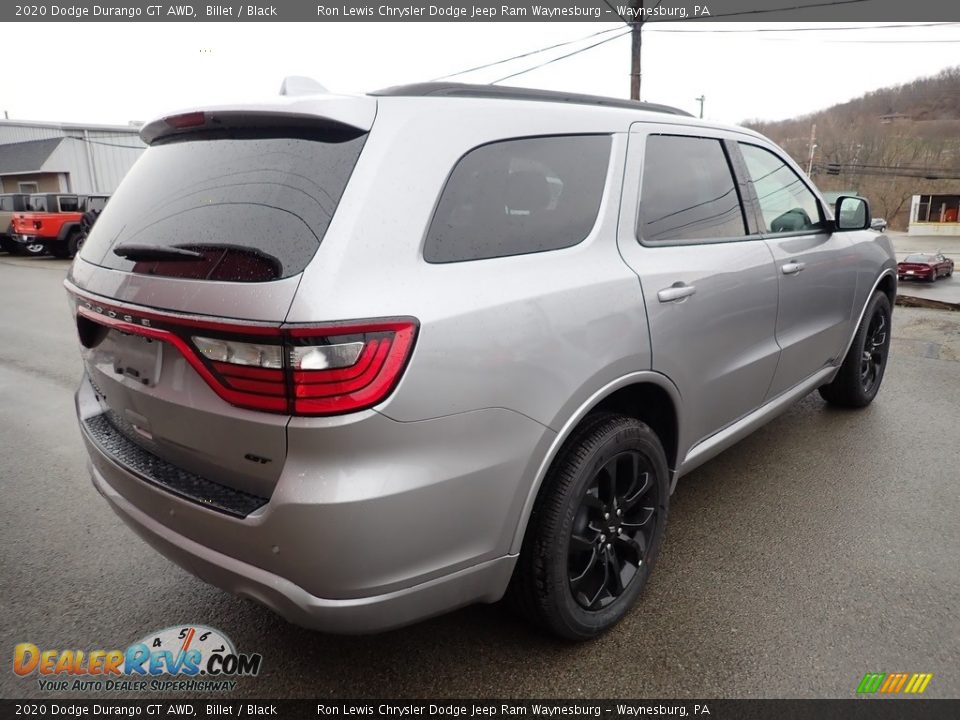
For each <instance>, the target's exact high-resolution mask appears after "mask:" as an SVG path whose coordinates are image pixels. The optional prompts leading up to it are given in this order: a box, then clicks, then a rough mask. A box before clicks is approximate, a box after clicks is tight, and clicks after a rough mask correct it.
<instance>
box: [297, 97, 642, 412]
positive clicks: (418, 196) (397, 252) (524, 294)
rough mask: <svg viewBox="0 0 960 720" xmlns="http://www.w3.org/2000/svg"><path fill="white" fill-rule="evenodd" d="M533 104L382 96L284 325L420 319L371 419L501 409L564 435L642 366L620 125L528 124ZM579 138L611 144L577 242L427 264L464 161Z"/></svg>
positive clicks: (569, 120)
mask: <svg viewBox="0 0 960 720" xmlns="http://www.w3.org/2000/svg"><path fill="white" fill-rule="evenodd" d="M425 105H430V106H434V105H435V110H432V111H431V112H424V106H425ZM527 105H531V106H533V108H532V109H533V110H535V111H539V110H540V107H541V106H542V104H538V103H529V104H528V103H519V102H515V103H513V102H512V103H510V104H509V105H508V104H505V103H503V102H502V101H501V102H498V101H489V102H488V101H482V100H460V101H446V100H429V99H428V100H423V99H406V98H381V99H380V101H379V109H378V117H377V121H376V123H375V125H374V128H373V131H372V132H371V134H370V137H369V139H368V141H367V145H366V147H365V148H364V151H363V153H362V155H361V157H360V161H359V162H358V164H357V167H356V169H355V171H354V175H353V177H352V179H351V182H350V184H349V186H348V188H347V190H346V192H345V193H344V196H343V199H342V200H341V203H340V206H339V208H338V210H337V214H336V216H335V217H334V219H333V222H332V223H331V225H330V228H329V230H328V233H327V236H326V237H325V239H324V242H323V244H322V245H321V247H320V249H319V251H318V253H317V256H316V257H315V258H314V261H313V262H312V263H311V265H310V266H309V267H308V268H307V269H306V270H305V271H304V275H303V281H302V283H301V285H300V290H299V291H298V292H297V296H296V298H295V299H294V302H293V304H292V306H291V309H290V313H289V315H288V318H287V320H288V321H289V322H315V321H320V320H344V319H353V318H364V317H380V316H392V315H412V316H414V317H416V318H418V319H419V320H420V323H421V328H420V333H419V337H418V339H417V344H416V348H415V350H414V354H413V357H412V359H411V362H410V365H409V367H408V369H407V371H406V373H405V375H404V377H403V379H402V381H401V383H400V385H399V387H398V389H397V390H396V391H395V392H394V394H393V396H392V397H391V398H390V399H389V400H388V401H386V402H385V403H384V404H383V405H382V406H380V407H379V408H378V410H380V411H381V412H382V413H384V414H385V415H387V416H389V417H391V418H393V419H396V420H401V421H417V420H424V419H429V418H433V417H438V416H442V415H451V414H454V413H460V412H468V411H471V410H478V409H483V408H491V407H501V408H508V409H510V410H513V411H515V412H519V413H522V414H524V415H526V416H528V417H530V418H532V419H534V420H536V421H537V422H539V423H541V424H543V425H546V426H549V427H551V428H553V429H558V428H559V427H560V426H562V424H563V422H564V421H565V419H566V417H567V416H569V415H570V414H571V413H572V412H573V410H574V409H575V408H576V407H578V405H579V404H580V403H582V402H584V401H586V399H587V398H588V397H589V396H590V395H591V394H592V393H593V392H595V390H596V389H597V388H599V387H602V386H603V385H605V384H607V383H608V382H610V381H611V380H613V379H615V378H617V377H620V376H623V375H626V374H628V373H630V372H633V371H637V370H642V369H646V368H649V364H650V356H649V349H648V346H647V345H648V342H647V329H646V320H645V314H644V310H643V299H642V296H641V293H640V286H639V282H638V281H637V278H636V275H635V274H633V272H632V271H630V270H629V268H627V266H626V265H625V264H624V263H623V261H622V260H621V258H620V256H619V254H618V252H617V247H616V226H617V215H618V207H619V197H620V195H619V193H620V183H621V178H622V174H623V163H624V155H625V148H626V136H625V132H624V131H625V130H626V129H627V127H628V125H629V123H628V122H627V120H625V119H624V117H623V115H622V114H615V113H610V112H608V111H606V110H605V109H597V108H565V109H564V111H563V112H560V113H543V112H531V113H527V112H526V110H527V107H526V106H527ZM465 117H466V118H468V120H467V121H466V122H465V121H464V118H465ZM578 133H603V134H612V135H613V142H612V152H611V160H610V164H609V168H608V173H607V178H606V190H605V193H604V198H603V201H602V203H601V207H600V211H599V217H598V220H597V223H596V225H595V226H594V228H593V231H592V232H591V233H590V235H589V236H588V237H587V238H586V239H585V240H584V241H583V242H581V243H580V244H578V245H576V246H574V247H571V248H566V249H563V250H555V251H549V252H543V253H536V254H529V255H518V256H513V257H506V258H494V259H488V260H478V261H473V262H460V263H448V264H429V263H427V262H425V261H424V260H423V257H422V246H423V241H424V236H425V233H426V230H427V227H428V225H429V222H430V219H431V217H432V215H433V211H434V207H435V205H436V202H437V200H438V198H439V195H440V193H441V191H442V189H443V186H444V183H445V182H446V179H447V177H448V175H449V173H450V171H451V170H452V168H453V167H454V165H455V163H456V162H457V160H458V159H459V158H460V157H461V156H462V155H463V154H465V153H466V152H468V151H469V150H471V149H473V148H475V147H477V146H479V145H482V144H485V143H488V142H492V141H496V140H502V139H508V138H516V137H527V136H542V135H553V134H578Z"/></svg>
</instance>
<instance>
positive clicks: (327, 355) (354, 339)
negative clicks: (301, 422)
mask: <svg viewBox="0 0 960 720" xmlns="http://www.w3.org/2000/svg"><path fill="white" fill-rule="evenodd" d="M416 330H417V326H416V324H414V323H413V322H412V321H409V320H399V321H386V322H375V323H370V324H360V325H355V326H353V327H350V328H346V327H341V328H338V329H337V331H336V333H335V334H334V333H333V332H330V333H329V334H323V335H321V334H319V333H318V331H317V330H316V329H313V328H291V329H290V330H288V332H289V334H290V344H289V345H288V347H289V357H288V360H289V363H290V376H291V381H292V382H291V385H292V390H293V414H294V415H336V414H339V413H344V412H350V411H352V410H359V409H361V408H365V407H370V406H371V405H376V404H377V403H378V402H380V401H381V400H382V399H383V398H385V397H386V396H387V395H389V394H390V391H391V390H392V389H393V387H394V385H395V384H396V382H397V380H398V379H399V378H400V375H401V374H402V373H403V368H404V366H405V365H406V363H407V359H408V358H409V357H410V350H411V349H412V348H413V338H414V335H415V334H416Z"/></svg>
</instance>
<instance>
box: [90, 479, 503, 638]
mask: <svg viewBox="0 0 960 720" xmlns="http://www.w3.org/2000/svg"><path fill="white" fill-rule="evenodd" d="M91 474H92V476H93V485H94V487H95V488H96V489H97V490H98V491H99V492H100V494H101V495H103V497H104V498H106V499H107V501H108V502H109V504H110V507H111V508H112V509H113V511H114V512H115V513H116V514H117V515H119V516H120V518H121V519H122V520H123V521H124V522H125V523H126V524H127V525H129V526H130V527H131V528H132V529H133V530H134V532H136V533H137V535H139V536H140V537H141V538H142V539H143V540H145V541H146V542H147V544H149V545H150V546H151V547H153V548H154V549H155V550H157V551H158V552H159V553H161V554H162V555H164V556H165V557H167V558H168V559H170V560H172V561H173V562H175V563H176V564H177V565H179V566H180V567H182V568H184V569H185V570H187V571H188V572H190V573H192V574H194V575H196V576H197V577H199V578H200V579H202V580H204V581H206V582H208V583H210V584H211V585H215V586H217V587H219V588H222V589H223V590H226V591H228V592H231V593H233V594H235V595H239V596H241V597H247V598H251V599H253V600H256V601H257V602H259V603H261V604H263V605H265V606H267V607H268V608H270V609H271V610H273V611H274V612H275V613H277V614H278V615H280V616H282V617H284V618H286V619H287V620H289V621H290V622H293V623H296V624H297V625H302V626H304V627H309V628H313V629H315V630H321V631H323V632H331V633H350V634H359V633H372V632H380V631H383V630H390V629H392V628H396V627H401V626H403V625H408V624H410V623H413V622H417V621H418V620H423V619H425V618H428V617H431V616H433V615H439V614H441V613H444V612H448V611H450V610H454V609H456V608H458V607H463V606H465V605H470V604H472V603H476V602H484V601H486V602H495V601H496V600H499V599H500V597H501V596H502V595H503V591H504V589H505V588H506V586H507V583H508V582H509V581H510V575H511V573H512V572H513V566H514V563H515V562H516V556H504V557H500V558H497V559H495V560H490V561H487V562H484V563H480V564H479V565H475V566H473V567H469V568H466V569H463V570H460V571H458V572H455V573H452V574H450V575H447V576H444V577H440V578H436V579H434V580H430V581H427V582H424V583H420V584H417V585H414V586H412V587H409V588H404V589H402V590H396V591H394V592H390V593H384V594H382V595H373V596H370V597H363V598H351V599H347V600H331V599H327V598H320V597H317V596H315V595H311V594H310V593H309V592H307V591H306V590H304V589H303V588H302V587H300V586H298V585H296V584H295V583H292V582H290V581H289V580H287V579H286V578H283V577H280V576H279V575H275V574H273V573H270V572H268V571H266V570H264V569H262V568H258V567H256V566H254V565H250V564H248V563H245V562H243V561H242V560H238V559H237V558H233V557H230V556H229V555H225V554H223V553H219V552H217V551H215V550H211V549H210V548H207V547H204V546H203V545H200V544H199V543H196V542H194V541H192V540H190V539H189V538H186V537H183V536H182V535H178V534H177V533H175V532H173V531H171V530H170V529H169V528H167V527H165V526H163V525H162V524H160V523H158V522H157V521H155V520H153V519H152V518H151V517H149V516H148V515H146V514H145V513H143V512H141V511H140V510H138V509H137V508H136V507H135V506H134V505H133V504H132V503H130V502H129V501H127V500H126V499H124V498H123V496H121V495H120V493H118V492H117V491H116V490H114V489H113V488H112V487H111V486H110V484H109V483H108V482H107V481H106V479H105V478H104V477H103V475H101V474H100V473H99V472H98V471H97V469H96V468H95V467H93V466H91Z"/></svg>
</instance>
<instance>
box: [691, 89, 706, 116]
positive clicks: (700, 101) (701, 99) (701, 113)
mask: <svg viewBox="0 0 960 720" xmlns="http://www.w3.org/2000/svg"><path fill="white" fill-rule="evenodd" d="M706 99H707V96H706V95H701V96H700V97H698V98H694V100H696V101H697V102H698V103H700V119H701V120H703V102H704V100H706Z"/></svg>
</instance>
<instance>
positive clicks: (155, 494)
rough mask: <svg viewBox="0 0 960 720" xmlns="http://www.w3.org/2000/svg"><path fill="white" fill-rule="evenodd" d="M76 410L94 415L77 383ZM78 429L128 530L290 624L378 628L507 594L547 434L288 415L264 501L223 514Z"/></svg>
mask: <svg viewBox="0 0 960 720" xmlns="http://www.w3.org/2000/svg"><path fill="white" fill-rule="evenodd" d="M77 406H78V411H79V414H80V417H81V420H89V419H90V418H91V417H96V416H97V413H99V412H100V409H99V405H98V403H97V402H96V400H95V396H94V394H93V390H92V388H91V386H90V384H89V381H88V380H87V379H84V381H83V383H82V384H81V387H80V390H79V391H78V393H77ZM81 431H82V435H83V438H84V442H85V443H86V446H87V451H88V453H89V455H90V460H91V475H92V478H93V483H94V485H95V487H96V489H97V490H98V491H99V492H100V494H101V495H103V496H104V497H105V498H106V499H107V500H108V502H109V503H110V505H111V507H112V508H113V510H114V511H115V512H116V513H117V514H118V515H119V516H120V517H121V518H122V519H123V520H124V521H125V522H126V523H127V524H128V525H130V526H131V527H132V528H133V529H134V530H135V531H136V532H137V534H138V535H140V536H141V537H142V538H143V539H144V540H146V541H147V542H148V543H149V544H150V545H151V546H153V547H154V548H155V549H157V550H158V551H159V552H161V553H162V554H163V555H165V556H166V557H168V558H170V559H171V560H173V561H174V562H176V563H177V564H178V565H180V566H182V567H183V568H185V569H186V570H188V571H189V572H192V573H193V574H195V575H197V576H198V577H200V578H201V579H203V580H206V581H207V582H210V583H211V584H213V585H216V586H218V587H221V588H223V589H225V590H227V591H230V592H233V593H235V594H237V595H241V596H245V597H249V598H253V599H255V600H257V601H259V602H261V603H263V604H264V605H266V606H268V607H270V608H272V609H273V610H274V611H276V612H277V613H279V614H280V615H282V616H284V617H285V618H287V619H288V620H290V621H292V622H295V623H297V624H300V625H304V626H307V627H312V628H317V629H320V630H325V631H331V632H347V633H360V632H375V631H380V630H385V629H389V628H392V627H397V626H400V625H404V624H407V623H411V622H414V621H417V620H419V619H423V618H426V617H429V616H431V615H437V614H440V613H443V612H446V611H448V610H452V609H455V608H458V607H462V606H464V605H468V604H471V603H476V602H495V601H496V600H499V599H500V597H502V595H503V593H504V591H505V590H506V587H507V584H508V582H509V579H510V575H511V572H512V570H513V566H514V564H515V561H516V556H515V555H511V554H510V548H511V544H512V542H513V539H514V536H515V534H516V530H517V526H518V523H519V519H520V516H521V513H522V509H523V506H524V503H525V501H526V499H527V495H528V492H529V485H530V479H531V478H532V477H533V476H534V475H535V473H536V469H537V466H538V464H539V458H541V457H542V454H543V453H544V452H545V451H546V448H547V447H548V446H549V444H550V442H552V439H553V437H554V433H553V432H552V431H550V430H548V429H546V428H544V427H543V426H542V425H540V424H539V423H536V422H534V421H533V420H530V419H529V418H526V417H524V416H522V415H519V414H517V413H513V412H510V411H508V410H503V409H494V408H491V409H486V410H479V411H475V412H470V413H460V414H457V415H452V416H447V417H444V418H437V419H435V420H429V421H422V422H406V423H404V422H397V421H394V420H391V419H389V418H386V417H384V416H382V415H380V414H379V413H376V412H373V411H365V412H364V413H357V414H356V417H353V418H342V419H336V420H334V419H330V418H321V419H312V418H296V419H294V420H292V421H291V426H290V427H289V428H288V431H287V433H288V446H289V450H288V454H287V458H286V461H285V463H284V468H283V472H282V473H281V476H280V479H279V481H278V482H277V485H276V486H275V488H274V489H273V491H272V494H271V496H270V498H269V502H268V503H267V504H265V505H263V506H262V507H260V508H259V509H256V510H255V511H253V512H251V513H250V514H248V515H246V516H245V517H236V516H230V515H229V514H226V513H224V512H218V511H217V510H215V509H211V508H210V507H208V506H205V505H203V504H200V503H197V502H194V501H191V500H190V499H187V498H185V497H180V496H178V495H176V494H175V493H173V492H170V491H168V490H165V489H163V488H162V487H158V486H157V485H155V484H152V483H151V482H149V481H147V480H146V479H144V477H143V476H141V475H138V473H137V470H136V469H135V468H133V467H127V466H126V465H124V464H123V462H122V460H121V459H120V458H115V457H112V456H111V454H110V452H109V451H107V450H105V449H104V447H103V446H102V445H101V444H98V442H97V441H96V440H95V439H94V438H93V437H92V436H91V434H90V432H89V430H88V428H87V423H85V422H81Z"/></svg>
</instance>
